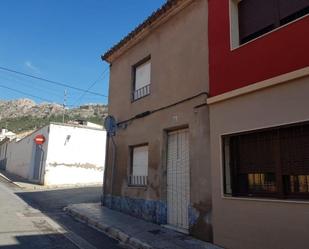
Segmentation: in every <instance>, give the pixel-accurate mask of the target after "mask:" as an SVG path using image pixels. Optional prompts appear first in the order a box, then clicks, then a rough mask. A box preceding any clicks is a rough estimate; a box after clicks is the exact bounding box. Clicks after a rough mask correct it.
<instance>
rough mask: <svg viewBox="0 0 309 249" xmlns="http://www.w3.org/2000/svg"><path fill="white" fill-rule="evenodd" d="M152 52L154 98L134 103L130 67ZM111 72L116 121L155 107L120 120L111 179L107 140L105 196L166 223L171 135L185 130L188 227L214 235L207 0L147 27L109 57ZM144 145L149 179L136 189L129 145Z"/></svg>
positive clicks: (203, 234) (201, 234)
mask: <svg viewBox="0 0 309 249" xmlns="http://www.w3.org/2000/svg"><path fill="white" fill-rule="evenodd" d="M186 2H189V1H186ZM147 56H150V57H151V83H150V95H148V96H146V97H144V98H141V99H139V100H137V101H134V102H132V98H131V93H132V84H133V83H132V67H133V65H135V64H136V63H137V62H139V61H140V60H142V59H143V58H146V57H147ZM110 70H111V71H110V88H109V114H110V115H113V116H114V117H115V118H116V120H117V122H123V121H125V120H129V119H131V118H133V117H135V116H136V115H138V114H141V113H144V112H147V111H150V112H152V111H154V110H156V111H155V112H153V113H152V114H150V115H147V116H145V117H142V118H137V119H132V120H130V121H128V122H124V123H122V125H121V126H120V128H119V129H118V131H117V132H116V136H115V137H114V140H115V144H116V161H115V167H114V173H113V174H114V177H112V165H113V163H112V162H113V160H112V158H113V153H112V151H113V148H112V146H111V144H112V143H110V147H109V156H108V160H107V170H106V177H105V179H106V182H105V196H106V198H107V197H109V200H105V201H106V202H107V203H109V205H110V206H114V207H113V208H115V209H118V210H121V211H124V212H127V213H131V214H132V215H135V216H138V217H142V218H145V219H149V220H152V221H154V222H157V223H165V222H166V217H165V216H166V201H167V200H166V199H167V197H166V196H167V193H166V191H167V179H166V154H167V152H166V149H167V142H166V141H167V132H168V131H171V130H175V129H176V130H177V129H180V128H188V130H189V167H190V207H189V216H190V217H189V219H190V229H189V231H190V233H191V234H194V235H195V236H197V237H199V238H201V239H204V240H208V241H210V240H212V227H211V178H210V156H209V153H210V152H209V119H208V117H209V111H208V106H207V105H206V100H207V92H208V37H207V1H206V0H197V1H191V3H190V4H189V5H188V4H187V5H186V7H184V8H183V9H182V10H181V11H179V12H178V13H177V14H175V15H174V16H172V17H170V18H169V19H168V20H167V21H165V22H164V23H162V24H160V25H159V26H158V27H155V28H151V27H150V28H149V34H148V35H147V36H146V37H145V38H144V39H142V40H141V41H139V42H138V43H137V44H136V45H134V46H133V47H131V48H130V49H128V50H127V51H126V52H125V53H123V54H122V55H121V56H119V57H117V58H116V59H115V60H114V61H112V62H111V68H110ZM139 144H148V147H149V158H148V184H147V186H145V187H132V186H129V185H128V181H127V177H128V174H129V171H130V146H134V145H139ZM112 179H113V180H112ZM112 181H113V188H111V182H112ZM143 200H146V201H147V205H148V207H149V206H150V208H149V209H151V207H152V205H155V206H156V207H158V206H160V208H159V209H160V210H159V211H158V208H157V209H156V210H157V211H155V212H157V214H156V215H158V216H160V217H159V218H158V217H157V216H156V215H155V216H156V217H155V218H153V217H152V218H149V217H148V216H147V214H145V211H140V210H145V209H143V207H139V206H140V205H141V206H143V205H144V204H145V202H143ZM124 202H125V203H124ZM128 202H129V204H128ZM111 203H113V204H111ZM127 205H131V208H133V209H134V210H132V209H130V208H128V207H127ZM124 206H125V207H124ZM149 212H152V211H149ZM146 213H147V211H146ZM158 213H159V214H158ZM164 217H165V218H164ZM154 219H156V220H154Z"/></svg>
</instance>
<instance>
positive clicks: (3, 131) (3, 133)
mask: <svg viewBox="0 0 309 249" xmlns="http://www.w3.org/2000/svg"><path fill="white" fill-rule="evenodd" d="M5 138H8V139H10V140H12V139H15V138H16V134H15V133H14V132H11V131H9V130H7V129H4V128H3V129H1V132H0V141H2V140H3V139H5Z"/></svg>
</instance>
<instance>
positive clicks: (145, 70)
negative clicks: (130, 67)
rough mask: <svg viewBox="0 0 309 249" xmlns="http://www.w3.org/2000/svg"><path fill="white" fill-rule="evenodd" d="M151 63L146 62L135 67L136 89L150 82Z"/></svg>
mask: <svg viewBox="0 0 309 249" xmlns="http://www.w3.org/2000/svg"><path fill="white" fill-rule="evenodd" d="M150 69H151V63H150V61H147V62H146V63H144V64H142V65H140V66H138V67H136V69H135V90H138V89H141V88H143V87H145V86H147V85H149V84H150Z"/></svg>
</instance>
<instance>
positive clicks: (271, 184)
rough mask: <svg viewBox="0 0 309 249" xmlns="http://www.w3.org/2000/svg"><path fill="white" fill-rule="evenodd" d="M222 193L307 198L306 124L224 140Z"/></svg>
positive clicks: (308, 144) (308, 141) (308, 158)
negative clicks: (223, 185)
mask: <svg viewBox="0 0 309 249" xmlns="http://www.w3.org/2000/svg"><path fill="white" fill-rule="evenodd" d="M223 141H224V161H225V170H224V171H225V181H224V182H225V193H226V194H231V195H233V196H260V197H275V198H300V199H302V198H306V199H308V198H309V124H300V125H295V126H291V127H278V128H275V129H270V130H264V131H256V132H252V133H249V134H241V135H231V136H226V137H224V140H223Z"/></svg>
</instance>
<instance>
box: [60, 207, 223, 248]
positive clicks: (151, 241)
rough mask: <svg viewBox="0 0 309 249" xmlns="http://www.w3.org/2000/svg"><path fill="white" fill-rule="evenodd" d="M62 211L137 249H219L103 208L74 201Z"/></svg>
mask: <svg viewBox="0 0 309 249" xmlns="http://www.w3.org/2000/svg"><path fill="white" fill-rule="evenodd" d="M65 211H66V212H67V213H68V214H70V215H71V216H73V217H74V218H76V219H78V220H80V221H82V222H85V223H87V224H88V225H89V226H92V227H94V228H96V229H98V230H100V231H101V232H103V233H105V234H107V235H109V236H110V237H112V238H115V239H117V240H120V241H121V242H123V243H124V244H126V245H129V246H130V247H133V248H138V249H150V248H153V249H222V248H221V247H218V246H215V245H213V244H210V243H206V242H203V241H200V240H197V239H194V238H192V237H190V236H188V235H184V234H181V233H178V232H175V231H173V230H170V229H167V228H164V227H162V226H160V225H156V224H153V223H150V222H146V221H144V220H141V219H137V218H134V217H132V216H129V215H126V214H124V213H120V212H117V211H114V210H111V209H109V208H106V207H102V206H101V204H100V203H91V204H86V203H85V204H73V205H70V206H68V207H66V208H65Z"/></svg>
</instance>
